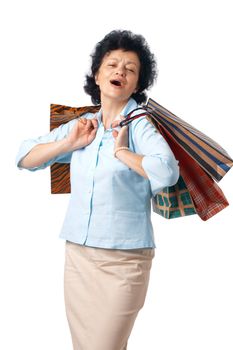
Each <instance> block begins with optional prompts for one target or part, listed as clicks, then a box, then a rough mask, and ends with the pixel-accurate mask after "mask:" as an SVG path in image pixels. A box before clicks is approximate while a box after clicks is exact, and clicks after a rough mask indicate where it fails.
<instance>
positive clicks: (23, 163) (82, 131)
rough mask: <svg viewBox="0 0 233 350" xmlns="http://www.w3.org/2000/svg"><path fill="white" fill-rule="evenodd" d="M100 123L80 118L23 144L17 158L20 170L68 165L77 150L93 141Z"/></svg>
mask: <svg viewBox="0 0 233 350" xmlns="http://www.w3.org/2000/svg"><path fill="white" fill-rule="evenodd" d="M97 127H98V122H97V120H96V119H94V118H93V119H88V120H87V119H85V118H80V119H79V120H72V121H70V122H68V123H66V124H62V125H61V126H59V127H58V128H56V129H54V130H52V131H51V132H50V133H48V134H47V135H44V136H40V137H38V138H37V139H33V140H26V141H24V142H23V143H22V145H21V147H20V150H19V153H18V155H17V158H16V163H17V165H18V167H19V168H26V169H28V170H32V171H33V170H37V169H43V168H45V167H47V166H48V165H51V164H53V163H54V162H63V163H68V162H70V159H71V154H72V152H73V151H74V150H75V149H79V148H82V147H85V146H86V145H88V144H89V143H91V142H92V141H93V139H94V138H95V135H96V131H97Z"/></svg>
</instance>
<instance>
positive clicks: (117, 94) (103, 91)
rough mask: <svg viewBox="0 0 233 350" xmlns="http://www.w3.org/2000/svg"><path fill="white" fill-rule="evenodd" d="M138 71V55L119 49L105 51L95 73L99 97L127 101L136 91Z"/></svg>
mask: <svg viewBox="0 0 233 350" xmlns="http://www.w3.org/2000/svg"><path fill="white" fill-rule="evenodd" d="M139 71H140V61H139V58H138V55H137V54H136V53H135V52H132V51H123V50H121V49H118V50H113V51H110V52H109V53H107V54H106V55H105V56H104V57H103V60H102V62H101V65H100V68H99V70H98V72H97V74H96V75H95V81H96V84H97V85H99V88H100V98H101V101H102V100H103V98H111V99H114V100H117V101H127V100H128V99H129V98H130V96H131V95H132V94H133V93H134V92H136V91H137V88H138V78H139Z"/></svg>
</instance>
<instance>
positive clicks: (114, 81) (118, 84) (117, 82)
mask: <svg viewBox="0 0 233 350" xmlns="http://www.w3.org/2000/svg"><path fill="white" fill-rule="evenodd" d="M110 83H111V84H113V85H115V86H121V82H120V81H119V80H115V79H113V80H110Z"/></svg>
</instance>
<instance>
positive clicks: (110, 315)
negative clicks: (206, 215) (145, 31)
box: [17, 30, 179, 350]
mask: <svg viewBox="0 0 233 350" xmlns="http://www.w3.org/2000/svg"><path fill="white" fill-rule="evenodd" d="M156 73H157V72H156V61H155V58H154V55H153V54H152V53H151V52H150V49H149V47H148V44H147V43H146V41H145V39H144V38H143V37H142V36H141V35H135V34H133V33H132V32H130V31H121V30H116V31H112V32H110V33H109V34H108V35H106V36H105V37H104V38H103V40H101V41H100V42H99V43H98V44H97V45H96V47H95V50H94V52H93V54H92V65H91V72H90V74H89V75H87V76H86V82H85V86H84V89H85V91H86V93H88V94H90V95H91V99H92V102H93V103H94V104H101V109H100V110H99V112H97V113H96V114H93V113H86V114H85V115H84V116H83V117H82V118H78V119H74V120H72V121H70V122H68V123H66V124H62V125H61V126H59V127H58V128H56V129H54V130H53V131H51V132H50V133H48V134H46V135H44V136H41V137H38V138H36V139H29V140H26V141H24V142H23V143H22V145H21V147H20V149H19V152H18V155H17V166H18V167H19V169H24V168H25V169H28V170H31V171H35V170H38V169H43V168H45V167H47V166H49V165H51V164H53V163H54V162H61V163H70V171H71V197H70V202H69V206H68V210H67V213H66V216H65V220H64V224H63V227H62V230H61V234H60V237H61V238H63V239H65V242H66V245H65V247H66V259H65V276H64V286H65V305H66V313H67V318H68V323H69V327H70V331H71V336H72V341H73V348H74V350H123V349H126V348H127V342H128V338H129V336H130V333H131V331H132V328H133V325H134V322H135V320H136V317H137V314H138V312H139V310H140V309H141V308H142V307H143V305H144V302H145V298H146V293H147V289H148V283H149V275H150V269H151V265H152V259H153V257H154V254H155V248H156V246H155V242H154V234H153V227H152V223H151V198H152V196H153V195H156V193H158V192H159V191H161V190H162V189H163V188H164V187H166V186H171V185H174V184H175V183H176V182H177V180H178V177H179V167H178V164H177V163H178V162H177V161H176V159H175V158H174V155H173V153H172V152H171V150H170V148H169V146H168V144H167V143H166V141H165V140H164V138H163V137H162V136H161V134H159V133H158V132H157V130H156V129H155V127H154V126H153V125H152V124H151V123H150V122H149V121H148V120H147V119H146V118H144V117H139V118H137V119H135V120H133V122H132V123H131V124H129V125H128V126H123V127H122V128H121V127H120V126H119V123H120V121H121V120H123V119H124V118H125V116H126V115H127V114H128V113H129V112H130V111H132V110H133V109H136V108H137V107H140V103H142V102H145V101H146V94H145V90H146V89H148V88H149V87H151V86H152V85H153V82H154V80H155V78H156ZM134 113H136V114H137V113H140V110H138V111H136V112H134Z"/></svg>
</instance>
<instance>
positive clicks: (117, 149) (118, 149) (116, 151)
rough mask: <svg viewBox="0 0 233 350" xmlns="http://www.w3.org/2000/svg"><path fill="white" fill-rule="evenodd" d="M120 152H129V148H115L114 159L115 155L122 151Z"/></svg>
mask: <svg viewBox="0 0 233 350" xmlns="http://www.w3.org/2000/svg"><path fill="white" fill-rule="evenodd" d="M122 150H128V151H129V150H130V149H129V147H126V146H121V147H117V148H116V149H115V150H114V157H116V158H117V153H118V152H120V151H122Z"/></svg>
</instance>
